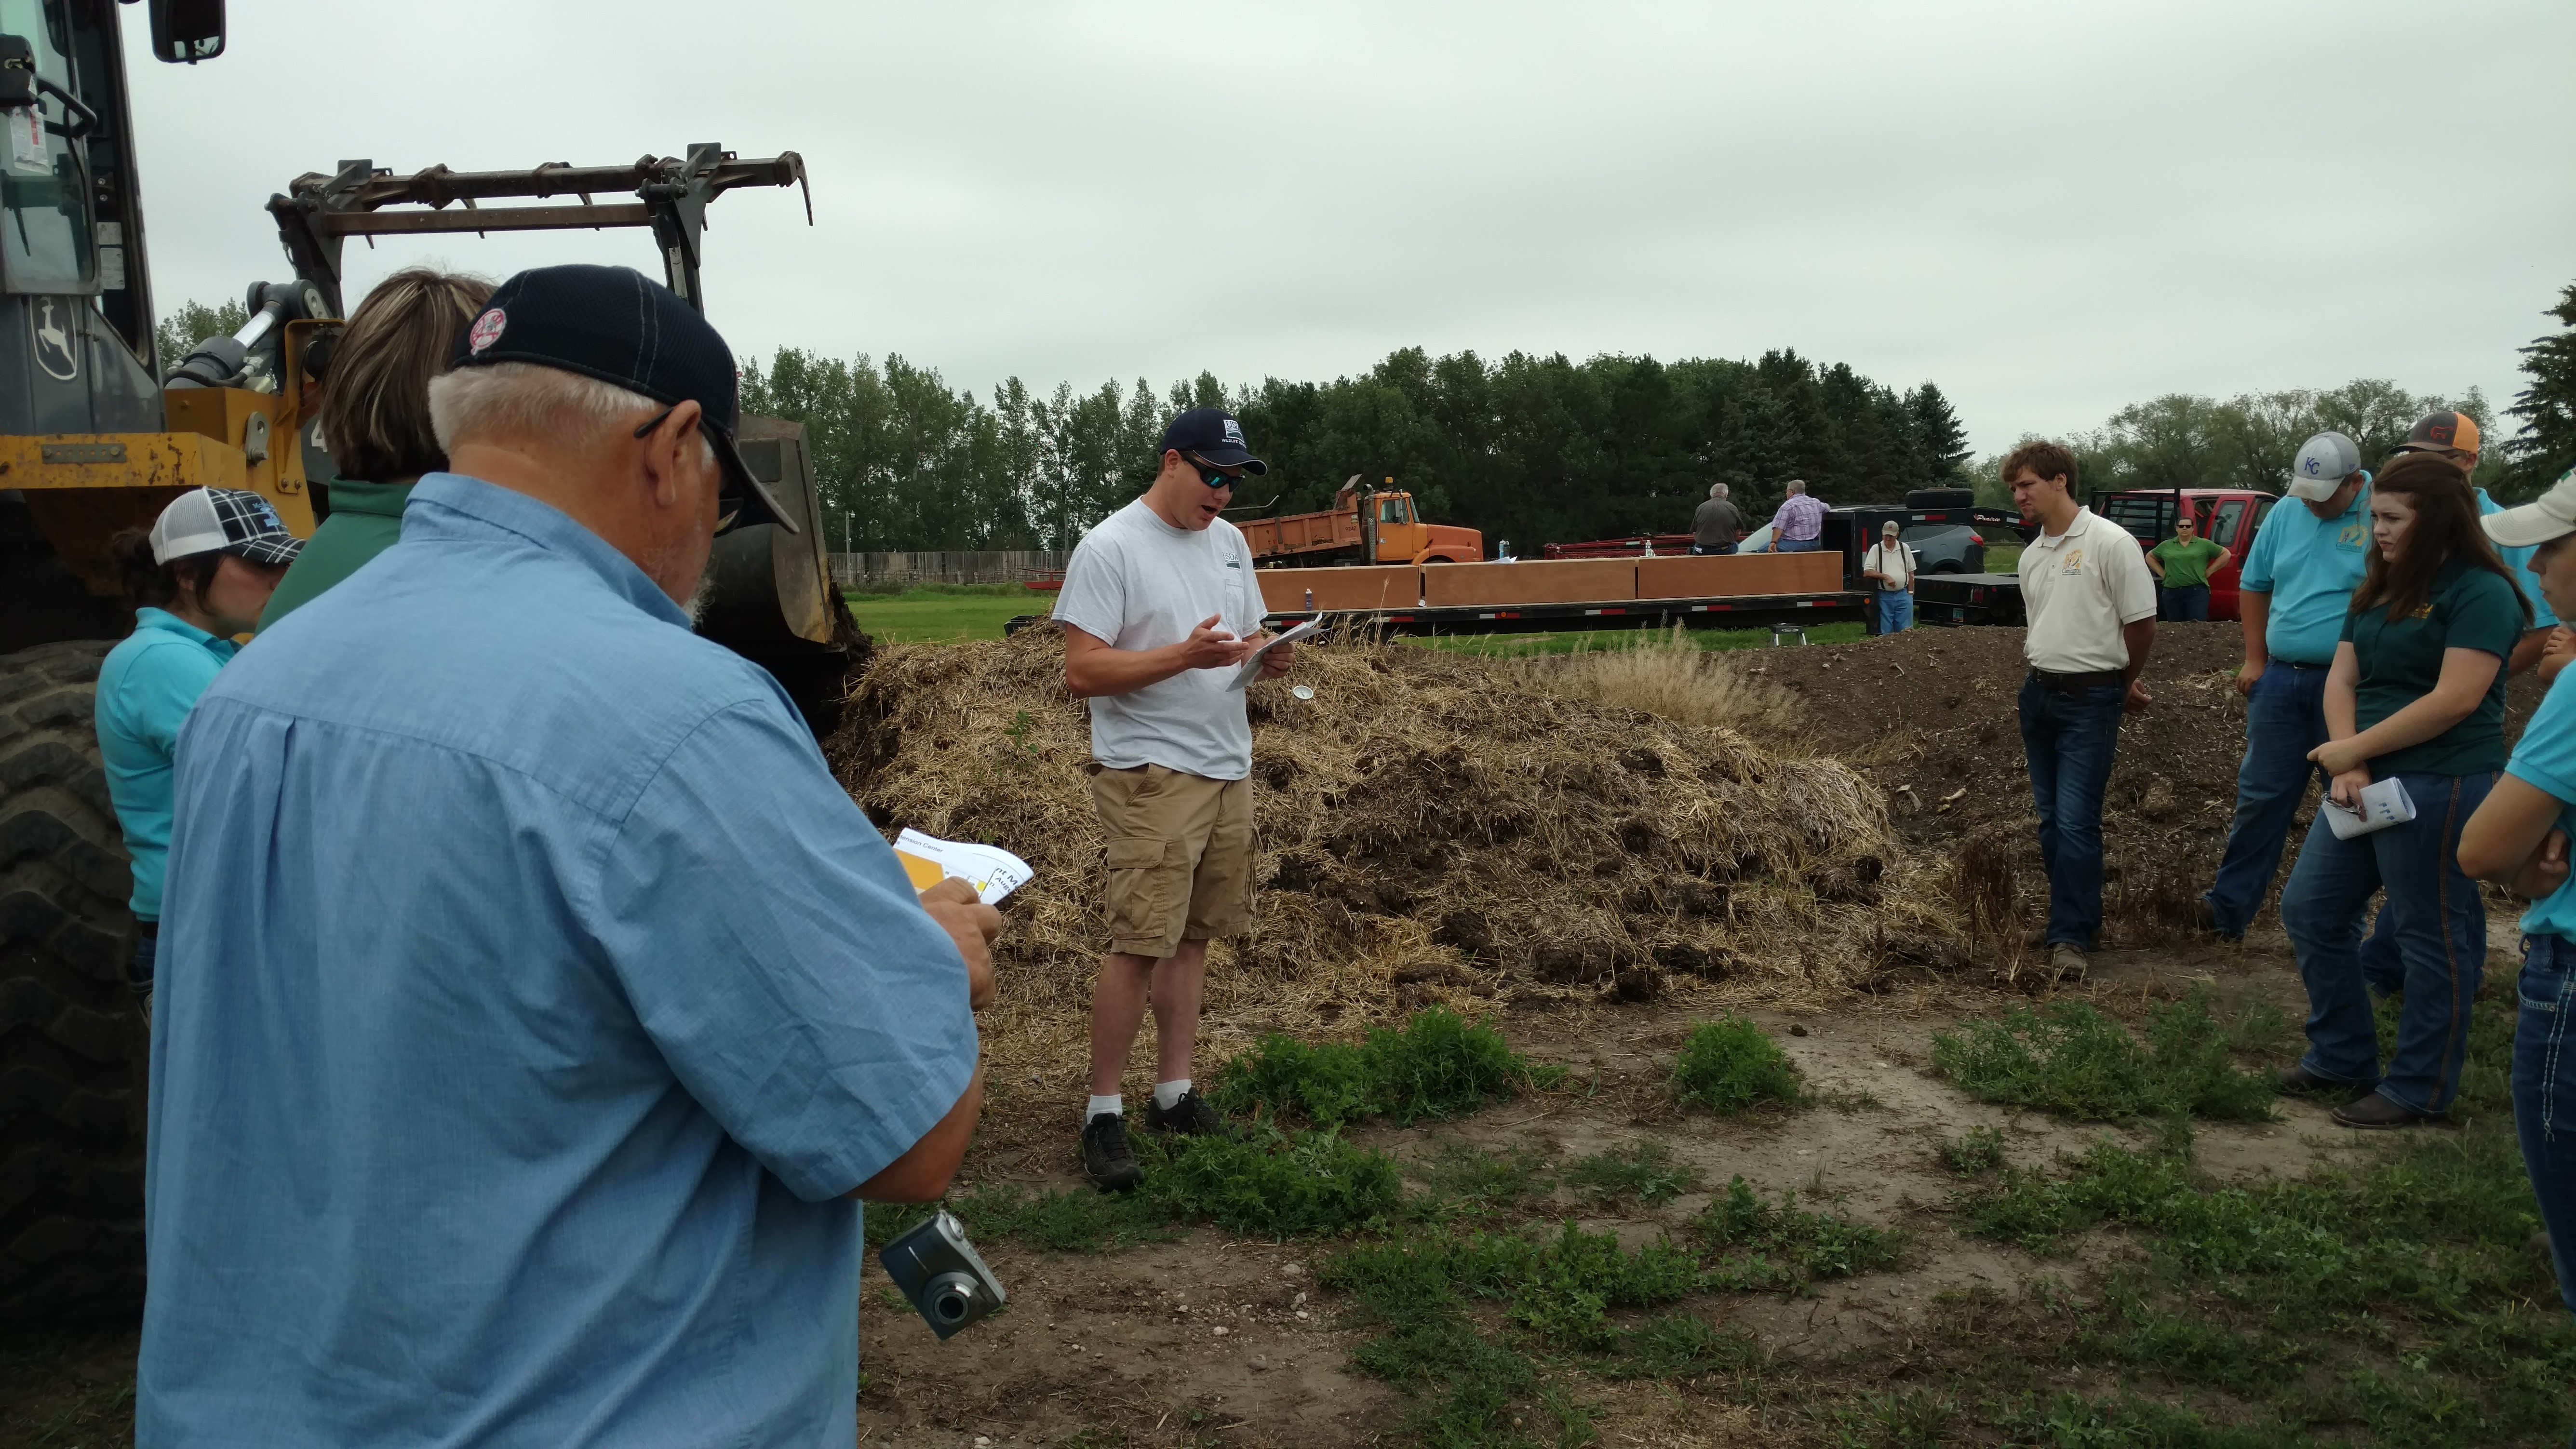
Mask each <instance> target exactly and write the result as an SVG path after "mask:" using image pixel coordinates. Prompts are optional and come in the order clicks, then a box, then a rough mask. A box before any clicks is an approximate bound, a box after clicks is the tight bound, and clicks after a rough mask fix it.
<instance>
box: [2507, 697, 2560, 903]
mask: <svg viewBox="0 0 2576 1449" xmlns="http://www.w3.org/2000/svg"><path fill="white" fill-rule="evenodd" d="M2504 772H2505V773H2506V774H2508V775H2511V776H2513V777H2514V778H2515V779H2517V780H2520V781H2521V782H2523V783H2524V784H2526V785H2529V786H2530V787H2532V788H2533V789H2535V790H2538V791H2540V792H2541V793H2542V794H2545V795H2549V796H2552V797H2554V798H2555V799H2556V800H2557V801H2558V804H2559V806H2560V809H2559V812H2558V825H2557V828H2558V829H2560V830H2566V831H2569V832H2570V833H2571V834H2576V690H2557V689H2552V690H2551V691H2549V693H2547V694H2545V695H2543V696H2541V699H2540V708H2538V709H2536V710H2534V711H2532V715H2531V724H2530V725H2529V726H2528V727H2527V728H2525V729H2524V730H2523V732H2522V739H2521V740H2520V741H2518V742H2517V743H2516V744H2515V745H2514V747H2513V758H2512V759H2511V760H2509V761H2507V762H2506V764H2505V767H2504ZM2522 932H2523V934H2524V935H2526V936H2529V935H2537V934H2540V933H2543V932H2546V933H2549V934H2551V935H2558V936H2576V882H2570V883H2569V884H2567V885H2562V886H2560V887H2559V888H2558V889H2557V890H2555V891H2552V892H2550V893H2549V894H2548V895H2546V896H2543V897H2542V898H2541V899H2539V900H2536V901H2533V902H2532V903H2531V908H2530V909H2529V910H2528V911H2525V912H2524V913H2523V917H2522Z"/></svg>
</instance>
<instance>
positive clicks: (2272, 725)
mask: <svg viewBox="0 0 2576 1449" xmlns="http://www.w3.org/2000/svg"><path fill="white" fill-rule="evenodd" d="M2325 699H2326V671H2325V668H2324V666H2322V665H2320V666H2317V667H2315V668H2305V667H2301V666H2298V665H2293V664H2290V663H2287V662H2285V661H2283V660H2279V659H2275V660H2273V661H2272V662H2271V664H2270V665H2269V666H2268V667H2266V668H2265V669H2264V671H2263V677H2262V678H2260V679H2258V680H2256V681H2254V690H2253V693H2252V694H2250V695H2248V696H2247V698H2246V700H2245V763H2244V764H2242V765H2240V766H2238V767H2237V770H2236V818H2235V819H2233V820H2231V821H2229V822H2228V824H2227V850H2226V853H2225V854H2223V855H2221V856H2220V857H2219V858H2218V879H2217V880H2216V881H2214V882H2212V883H2211V885H2210V887H2209V891H2208V893H2207V894H2206V895H2204V896H2202V897H2201V899H2203V900H2205V901H2207V902H2209V909H2210V912H2211V914H2212V915H2214V916H2215V917H2216V918H2217V927H2218V933H2219V934H2220V935H2222V936H2242V935H2244V934H2245V927H2246V926H2247V925H2248V924H2250V923H2251V922H2252V921H2253V919H2254V913H2255V912H2256V911H2258V910H2261V909H2262V908H2263V897H2264V896H2266V895H2268V894H2269V893H2270V892H2271V889H2272V877H2273V876H2274V875H2275V874H2277V873H2278V872H2279V871H2280V869H2281V848H2282V846H2283V845H2284V844H2285V843H2286V842H2287V841H2288V840H2289V836H2290V817H2291V816H2293V815H2295V814H2297V813H2298V810H2299V800H2300V797H2302V796H2304V795H2305V794H2306V793H2307V790H2308V780H2309V778H2310V777H2312V776H2314V775H2316V774H2317V767H2316V766H2314V765H2312V764H2309V763H2308V751H2310V750H2313V749H2315V748H2316V747H2317V746H2319V745H2322V744H2324V743H2325V742H2326V706H2325Z"/></svg>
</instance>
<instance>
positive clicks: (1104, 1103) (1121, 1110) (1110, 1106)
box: [1082, 1092, 1127, 1125]
mask: <svg viewBox="0 0 2576 1449" xmlns="http://www.w3.org/2000/svg"><path fill="white" fill-rule="evenodd" d="M1103 1112H1106V1113H1108V1114H1109V1115H1110V1116H1112V1117H1124V1116H1126V1115H1127V1104H1126V1102H1125V1101H1123V1100H1121V1099H1120V1098H1119V1096H1118V1094H1117V1093H1115V1092H1112V1093H1111V1094H1109V1095H1108V1096H1106V1097H1094V1098H1092V1099H1091V1105H1090V1106H1088V1107H1085V1108H1083V1109H1082V1120H1083V1122H1084V1123H1085V1124H1086V1125H1088V1124H1089V1123H1090V1121H1091V1119H1092V1118H1094V1117H1097V1116H1099V1115H1100V1114H1101V1113H1103Z"/></svg>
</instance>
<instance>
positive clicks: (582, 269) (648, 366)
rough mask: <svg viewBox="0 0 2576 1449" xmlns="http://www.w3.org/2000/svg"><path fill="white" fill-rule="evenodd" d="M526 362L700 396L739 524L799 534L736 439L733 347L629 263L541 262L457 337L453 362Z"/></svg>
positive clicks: (685, 398) (672, 401)
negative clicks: (762, 525) (544, 264)
mask: <svg viewBox="0 0 2576 1449" xmlns="http://www.w3.org/2000/svg"><path fill="white" fill-rule="evenodd" d="M495 362H526V363H533V364H535V365H536V366H538V367H552V368H557V369H560V370H562V371H564V372H577V373H579V374H581V375H582V376H584V377H590V378H597V379H598V380H599V381H601V382H604V383H608V384H610V385H612V386H616V387H622V388H624V389H626V390H627V391H628V392H633V393H640V394H642V395H643V396H645V397H648V398H651V399H652V400H653V401H655V402H657V403H663V404H666V405H671V406H676V405H678V404H680V403H683V402H694V403H696V404H697V405H698V407H699V408H700V409H701V410H702V412H703V416H702V417H701V418H700V419H699V425H700V426H701V427H703V428H705V429H706V434H707V440H708V441H709V442H711V443H713V444H714V445H715V451H716V461H717V463H718V464H719V465H720V466H721V467H722V469H723V471H724V479H725V500H724V505H723V506H724V510H725V512H726V513H728V514H730V515H732V518H733V521H734V522H735V523H737V524H744V525H748V524H755V523H774V524H777V525H778V526H779V527H781V528H783V529H786V530H787V531H788V532H789V533H799V532H802V531H803V530H801V529H799V528H797V526H796V523H795V520H794V519H792V518H790V517H789V516H788V514H787V510H785V509H784V508H781V507H779V506H778V498H777V495H775V494H773V493H771V492H770V491H769V489H768V487H767V486H766V485H764V484H763V483H762V482H761V481H760V480H759V479H758V478H756V477H754V476H753V475H752V471H751V467H750V465H749V464H747V463H745V462H744V461H743V459H742V450H741V449H740V448H738V447H736V446H734V429H735V428H736V427H738V426H739V425H740V423H741V420H742V394H741V390H740V386H739V379H738V377H737V375H736V373H735V371H734V365H733V349H731V348H729V347H727V346H725V341H724V338H722V337H721V336H718V335H717V333H716V329H714V328H713V327H710V326H708V325H707V319H705V318H704V317H701V316H699V315H698V314H697V313H696V311H694V310H693V309H691V308H690V306H689V304H688V303H686V302H683V301H681V300H680V298H679V296H678V294H677V293H674V292H673V291H672V290H671V289H670V288H668V287H665V286H663V285H662V284H661V283H659V282H656V281H653V280H652V279H650V278H648V277H646V276H645V275H644V274H643V273H641V272H638V271H635V270H633V269H632V268H628V267H600V266H587V265H580V264H575V265H570V266H560V267H537V268H534V269H532V270H529V271H525V272H521V273H519V274H518V275H517V276H515V277H512V278H511V279H510V280H508V281H506V282H503V283H502V284H501V285H500V287H499V288H498V289H496V290H495V291H494V292H493V293H492V300H491V301H490V302H488V303H487V304H485V306H484V309H483V315H481V316H479V317H477V318H475V319H474V325H473V326H471V327H469V328H467V329H465V335H464V336H463V337H461V338H459V339H457V343H456V356H455V357H454V359H453V360H452V363H451V365H453V366H456V367H481V366H486V365H488V364H491V363H495Z"/></svg>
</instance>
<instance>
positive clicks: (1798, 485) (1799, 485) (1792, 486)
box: [1789, 478, 1807, 493]
mask: <svg viewBox="0 0 2576 1449" xmlns="http://www.w3.org/2000/svg"><path fill="white" fill-rule="evenodd" d="M1789 491H1790V492H1792V493H1804V492H1806V491H1807V480H1806V479H1804V478H1792V479H1790V480H1789Z"/></svg>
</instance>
